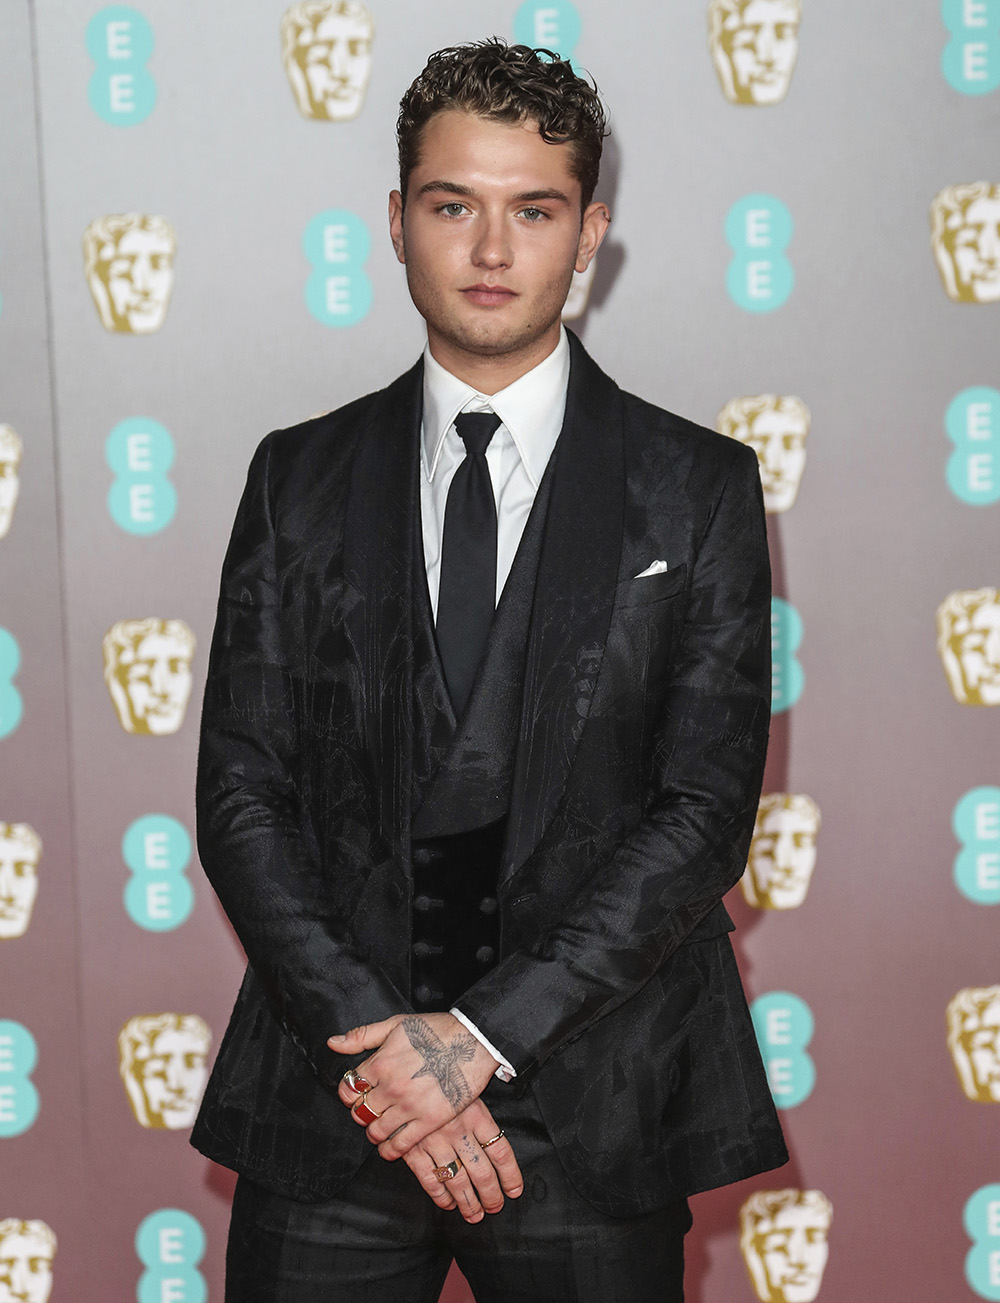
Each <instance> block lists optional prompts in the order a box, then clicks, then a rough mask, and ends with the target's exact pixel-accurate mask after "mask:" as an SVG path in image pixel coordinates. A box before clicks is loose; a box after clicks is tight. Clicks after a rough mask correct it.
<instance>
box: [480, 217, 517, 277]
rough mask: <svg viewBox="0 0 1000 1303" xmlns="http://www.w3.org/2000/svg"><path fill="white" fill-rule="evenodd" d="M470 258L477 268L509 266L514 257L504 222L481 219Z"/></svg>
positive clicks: (489, 218)
mask: <svg viewBox="0 0 1000 1303" xmlns="http://www.w3.org/2000/svg"><path fill="white" fill-rule="evenodd" d="M472 257H473V261H474V262H475V263H476V265H477V266H479V267H509V266H510V264H511V263H512V262H513V261H514V255H513V253H512V251H511V247H510V236H509V234H508V231H507V224H506V222H505V221H503V220H502V219H500V218H491V217H485V216H484V217H483V219H482V224H481V225H480V227H479V230H478V232H477V239H476V243H475V247H474V249H473V252H472Z"/></svg>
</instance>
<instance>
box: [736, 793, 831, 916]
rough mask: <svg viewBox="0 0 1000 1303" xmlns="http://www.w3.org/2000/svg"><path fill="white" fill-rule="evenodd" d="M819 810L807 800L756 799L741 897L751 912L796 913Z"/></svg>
mask: <svg viewBox="0 0 1000 1303" xmlns="http://www.w3.org/2000/svg"><path fill="white" fill-rule="evenodd" d="M819 822H820V814H819V806H818V805H817V804H816V802H815V801H814V800H813V799H812V797H811V796H802V795H798V794H795V795H790V794H789V793H788V792H771V793H768V794H766V795H764V796H762V797H761V798H760V805H759V806H758V807H757V818H756V820H755V821H754V826H753V838H752V839H751V842H750V855H749V857H748V859H747V867H746V872H745V873H744V874H743V877H742V878H741V879H740V886H741V887H742V888H743V895H744V896H745V897H746V902H747V904H748V905H752V906H753V907H754V909H798V907H799V905H801V904H802V902H803V901H804V900H805V898H806V893H807V892H808V891H809V883H810V881H811V880H812V875H813V869H814V868H815V867H816V838H817V837H818V835H819Z"/></svg>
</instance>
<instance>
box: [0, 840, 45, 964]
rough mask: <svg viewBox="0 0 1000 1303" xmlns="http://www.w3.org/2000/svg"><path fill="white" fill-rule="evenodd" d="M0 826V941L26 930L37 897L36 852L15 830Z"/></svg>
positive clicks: (32, 844)
mask: <svg viewBox="0 0 1000 1303" xmlns="http://www.w3.org/2000/svg"><path fill="white" fill-rule="evenodd" d="M3 828H4V825H2V824H0V941H5V940H9V939H10V938H11V937H20V936H23V935H24V934H25V932H26V931H27V930H28V924H29V923H30V922H31V911H32V909H33V908H34V905H35V897H36V896H37V895H38V848H37V845H36V844H35V843H34V842H32V841H30V840H29V839H28V838H26V837H25V836H24V835H23V834H22V833H20V832H17V831H15V829H14V828H10V827H8V828H7V831H3Z"/></svg>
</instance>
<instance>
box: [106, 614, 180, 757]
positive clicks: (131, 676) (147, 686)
mask: <svg viewBox="0 0 1000 1303" xmlns="http://www.w3.org/2000/svg"><path fill="white" fill-rule="evenodd" d="M118 672H119V677H120V678H121V680H122V682H123V684H124V687H125V694H126V697H127V699H128V705H129V710H130V712H131V716H132V721H131V722H132V724H133V726H134V727H133V729H132V731H134V732H136V733H153V734H156V735H157V736H161V735H162V734H165V733H176V732H177V730H178V729H179V728H180V726H181V724H182V723H183V722H184V711H185V710H186V709H187V703H188V698H189V697H190V695H191V657H190V653H189V652H188V649H187V648H186V647H185V646H184V645H183V644H182V643H181V641H180V639H179V638H176V637H174V636H172V635H171V634H167V633H150V634H147V635H146V636H145V637H144V638H140V639H139V641H138V643H137V644H136V647H135V654H134V656H133V657H132V658H131V660H129V661H126V662H123V663H122V664H121V665H120V666H119V671H118Z"/></svg>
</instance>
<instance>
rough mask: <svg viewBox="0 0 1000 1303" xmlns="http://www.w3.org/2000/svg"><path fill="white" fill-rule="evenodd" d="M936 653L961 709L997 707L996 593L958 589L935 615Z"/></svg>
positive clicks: (999, 637)
mask: <svg viewBox="0 0 1000 1303" xmlns="http://www.w3.org/2000/svg"><path fill="white" fill-rule="evenodd" d="M937 630H938V639H937V645H938V653H939V655H940V657H941V664H942V665H943V666H944V672H945V674H947V676H948V683H949V684H950V686H951V691H952V694H953V695H954V698H955V700H956V701H958V702H961V703H962V705H964V706H1000V590H997V589H996V588H973V589H960V590H959V591H958V592H955V593H950V594H949V595H948V597H946V598H945V600H944V601H943V602H942V603H941V605H940V606H939V607H938V611H937Z"/></svg>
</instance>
